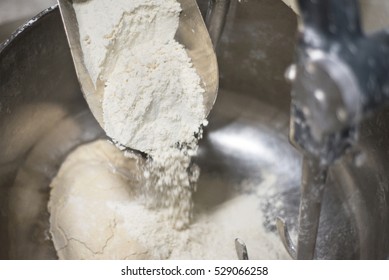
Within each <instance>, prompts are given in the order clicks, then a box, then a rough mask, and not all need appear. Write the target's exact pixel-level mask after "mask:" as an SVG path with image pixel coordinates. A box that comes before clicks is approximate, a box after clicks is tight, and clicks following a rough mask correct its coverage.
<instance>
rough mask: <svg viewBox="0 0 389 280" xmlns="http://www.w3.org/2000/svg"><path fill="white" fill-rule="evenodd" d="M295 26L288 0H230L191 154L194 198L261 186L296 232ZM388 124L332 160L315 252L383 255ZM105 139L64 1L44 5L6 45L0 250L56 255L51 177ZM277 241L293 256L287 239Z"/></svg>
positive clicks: (1, 92) (381, 117) (266, 219)
mask: <svg viewBox="0 0 389 280" xmlns="http://www.w3.org/2000/svg"><path fill="white" fill-rule="evenodd" d="M296 25H297V24H296V16H295V15H294V13H293V12H292V11H291V10H289V9H288V8H287V7H286V6H285V5H284V4H283V3H282V2H281V1H266V0H258V1H248V2H247V1H242V2H241V3H239V2H237V1H233V3H232V6H231V9H230V13H229V16H228V19H227V23H226V27H225V31H224V35H223V37H222V39H221V42H220V45H219V47H218V50H217V53H218V62H219V66H220V92H219V95H218V100H217V102H216V104H215V107H214V109H213V111H212V112H211V114H210V116H209V126H208V127H207V129H206V131H205V133H204V138H203V139H202V140H201V142H200V149H199V154H198V156H197V157H196V158H195V159H194V161H195V162H196V163H197V164H198V165H199V166H200V168H201V176H200V179H199V185H198V191H197V192H196V193H195V196H194V199H195V203H196V204H201V205H203V206H205V207H208V208H210V209H212V208H214V207H217V205H220V204H221V203H223V202H224V201H228V200H229V199H231V198H232V197H234V196H236V195H237V194H240V193H246V192H257V193H260V194H262V196H261V197H260V198H259V199H258V207H259V208H260V209H261V212H262V214H263V217H262V218H263V224H264V227H265V229H266V233H267V234H268V235H269V236H277V232H276V227H275V218H276V216H281V217H283V218H285V219H286V221H287V223H288V225H289V226H290V228H291V230H292V234H293V231H295V229H296V225H297V215H298V206H299V185H300V176H301V171H300V169H301V156H300V154H299V152H298V151H296V150H295V149H294V148H293V147H292V146H291V145H290V144H289V142H288V129H289V104H290V95H289V91H290V87H289V85H288V84H287V83H286V82H285V81H284V78H283V75H284V71H285V69H286V68H287V66H288V65H289V64H290V63H291V62H292V58H293V49H294V42H295V33H296ZM388 124H389V111H388V110H383V111H381V112H377V114H375V115H374V116H373V117H372V118H370V119H368V120H366V121H365V122H364V123H363V124H362V125H361V130H360V137H359V139H360V140H359V142H358V145H357V147H356V148H355V149H354V150H353V151H350V152H349V153H348V154H347V155H346V156H344V157H343V159H342V160H341V161H339V162H338V163H337V164H336V165H335V166H333V167H332V168H331V170H330V177H329V180H328V182H327V185H328V186H327V188H326V192H325V198H324V204H323V210H322V214H321V219H320V228H319V235H318V244H317V248H316V258H319V259H382V258H387V257H388V252H389V239H388V238H387V236H388V234H389V217H388V215H389V209H388V206H389V203H388V195H389V175H388V172H386V170H388V168H389V125H388ZM100 138H105V135H104V133H103V131H102V129H101V128H100V127H99V125H98V124H97V122H96V121H95V120H94V118H93V116H92V115H91V113H90V112H89V110H88V107H87V105H86V103H85V101H84V99H83V96H82V94H81V92H80V88H79V84H78V82H77V78H76V75H75V71H74V67H73V64H72V59H71V56H70V52H69V47H68V45H67V41H66V37H65V33H64V29H63V26H62V22H61V17H60V14H59V10H58V8H57V7H53V8H50V9H48V10H45V11H44V12H42V13H41V14H39V15H38V16H37V17H35V18H34V19H32V20H31V21H29V22H28V23H27V24H26V25H24V26H23V27H21V28H20V29H19V30H18V31H17V32H16V33H15V34H14V35H12V37H11V38H10V39H9V40H7V41H6V42H5V43H4V44H3V45H2V46H0V258H2V259H56V258H57V257H56V253H55V250H54V247H53V244H52V241H51V238H50V234H49V230H48V229H49V224H48V217H49V213H48V211H47V201H48V198H49V184H50V181H51V179H52V178H53V177H54V176H55V175H56V173H57V171H58V169H59V167H60V165H61V163H62V162H63V160H64V158H65V157H66V156H67V155H68V154H69V153H70V152H71V151H73V150H74V149H75V148H76V147H78V146H79V145H81V144H83V143H87V142H90V141H93V140H95V139H100ZM253 214H254V213H253ZM231 223H234V221H233V220H231ZM237 237H238V236H237ZM257 242H258V243H261V240H258V241H257ZM248 249H249V252H250V247H249V248H248ZM274 250H276V251H277V252H276V254H275V255H276V256H277V257H278V258H287V254H286V252H285V251H284V248H283V247H282V244H281V241H280V245H279V246H278V247H275V248H274Z"/></svg>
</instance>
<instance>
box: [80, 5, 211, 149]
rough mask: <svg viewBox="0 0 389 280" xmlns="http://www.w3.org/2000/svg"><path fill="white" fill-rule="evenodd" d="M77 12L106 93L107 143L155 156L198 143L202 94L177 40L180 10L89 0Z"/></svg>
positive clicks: (96, 78)
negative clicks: (176, 147)
mask: <svg viewBox="0 0 389 280" xmlns="http://www.w3.org/2000/svg"><path fill="white" fill-rule="evenodd" d="M74 8H75V11H76V15H77V20H78V23H79V28H80V38H81V46H82V50H83V53H84V61H85V64H86V67H87V69H88V71H89V73H90V76H91V78H92V81H93V82H94V84H95V87H96V90H97V91H102V92H103V100H102V106H103V113H104V126H105V127H104V129H105V131H106V132H107V134H108V136H110V137H111V138H113V139H114V140H116V141H117V142H119V143H120V144H122V145H124V146H127V147H130V148H132V149H136V150H139V151H142V152H145V153H147V154H150V155H152V156H153V155H155V154H156V153H160V150H161V149H166V147H172V146H174V145H175V144H176V143H192V142H193V141H196V139H195V134H196V133H197V132H199V128H200V126H201V124H202V123H203V122H204V120H205V117H206V116H205V109H204V105H203V103H204V101H203V94H204V89H203V88H202V87H201V86H200V83H201V80H200V77H199V76H198V74H197V73H196V71H195V69H194V68H193V66H192V63H191V59H190V58H189V57H188V54H187V53H186V51H185V48H184V46H182V45H181V44H179V43H178V42H177V41H175V39H174V36H175V33H176V31H177V28H178V24H179V14H180V12H181V8H180V5H179V3H177V1H175V0H141V1H140V0H131V1H128V0H115V1H112V0H98V1H97V0H91V1H86V2H75V4H74ZM107 11H109V13H108V12H107Z"/></svg>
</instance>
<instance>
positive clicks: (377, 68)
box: [277, 0, 389, 259]
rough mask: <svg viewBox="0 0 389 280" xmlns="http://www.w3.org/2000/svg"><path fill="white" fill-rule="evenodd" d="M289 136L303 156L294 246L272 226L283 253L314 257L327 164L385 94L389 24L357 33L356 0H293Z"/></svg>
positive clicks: (388, 90) (388, 88)
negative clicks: (295, 29)
mask: <svg viewBox="0 0 389 280" xmlns="http://www.w3.org/2000/svg"><path fill="white" fill-rule="evenodd" d="M298 4H299V8H300V15H301V18H300V23H299V37H298V45H297V51H296V64H295V65H293V66H291V67H290V68H289V69H288V71H287V73H286V76H287V78H288V79H289V80H290V81H292V82H293V87H292V110H291V130H290V139H291V142H292V143H293V144H294V145H295V146H296V147H297V148H299V149H300V150H301V151H302V152H303V154H304V163H303V178H302V185H301V199H300V212H299V225H298V238H297V246H295V245H294V244H293V242H292V240H291V238H290V236H289V232H288V228H287V226H286V224H285V222H284V221H283V220H282V219H280V218H278V220H277V228H278V231H279V233H280V235H281V240H282V241H283V243H284V246H285V247H286V249H287V251H288V252H289V254H290V256H291V257H292V258H294V259H296V258H297V259H313V258H314V257H315V247H316V239H317V232H318V227H319V220H320V211H321V202H322V197H323V193H324V187H325V184H326V177H327V171H328V167H329V165H330V164H332V163H333V162H334V161H335V160H336V159H338V158H340V157H341V156H342V155H343V154H344V152H345V151H346V150H347V149H348V148H349V147H351V146H352V145H353V144H354V143H355V141H356V139H357V130H358V126H359V123H360V122H361V121H362V120H363V119H364V118H366V117H367V116H368V115H370V114H372V113H373V112H374V111H375V110H377V109H378V108H379V107H381V106H382V105H383V104H385V103H387V102H388V100H389V29H388V30H386V31H382V32H379V33H376V34H373V35H371V36H366V35H364V34H363V32H362V28H361V23H360V14H359V7H358V2H357V1H356V0H316V1H312V0H299V1H298Z"/></svg>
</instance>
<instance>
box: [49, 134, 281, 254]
mask: <svg viewBox="0 0 389 280" xmlns="http://www.w3.org/2000/svg"><path fill="white" fill-rule="evenodd" d="M140 161H142V158H140V157H138V156H136V155H135V154H132V155H131V156H129V155H128V156H127V157H124V156H123V153H122V152H121V151H120V150H118V149H116V147H115V146H114V145H112V144H110V143H109V142H107V141H104V140H100V141H96V142H93V143H90V144H87V145H84V146H81V147H79V148H77V149H76V150H75V151H74V152H73V153H71V154H70V155H69V156H68V158H67V159H66V161H65V162H64V163H63V164H62V166H61V168H60V171H59V172H58V175H57V176H56V178H55V179H54V180H53V182H52V183H51V187H52V191H51V198H50V203H49V211H50V230H51V234H52V237H53V241H54V245H55V248H56V250H57V253H58V257H59V258H60V259H236V258H237V255H236V251H235V245H234V240H235V238H236V237H239V238H241V239H242V240H244V242H245V243H246V245H247V247H248V251H249V257H250V258H251V259H279V258H288V257H287V255H286V252H285V250H284V248H283V246H282V243H281V242H280V241H279V238H278V236H276V235H275V234H274V233H271V232H267V231H266V229H265V227H264V225H263V223H264V216H263V214H262V212H261V209H260V198H259V197H258V196H257V194H256V193H255V192H254V193H251V194H242V195H238V196H236V197H234V198H231V199H229V200H227V201H225V202H223V203H219V204H218V206H216V207H214V208H211V209H209V208H207V207H202V206H201V205H197V207H195V209H194V210H195V211H194V212H193V215H194V217H193V221H192V223H191V224H190V226H189V227H187V228H186V229H183V230H180V231H177V230H175V229H173V228H172V227H171V226H170V223H171V214H170V213H169V210H168V208H164V207H162V208H159V209H158V211H155V210H153V209H149V208H148V207H145V206H144V204H143V203H142V201H141V197H142V196H143V191H144V190H143V187H144V185H143V184H144V182H143V179H142V171H141V169H140V166H141V164H140ZM269 183H270V181H269ZM245 184H246V183H244V185H245ZM243 187H244V186H243ZM268 187H269V189H270V188H271V187H272V186H271V185H269V186H268ZM262 196H263V194H262Z"/></svg>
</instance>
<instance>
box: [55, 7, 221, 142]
mask: <svg viewBox="0 0 389 280" xmlns="http://www.w3.org/2000/svg"><path fill="white" fill-rule="evenodd" d="M178 2H179V3H180V4H181V8H182V12H181V14H180V23H179V26H178V30H177V33H176V40H177V41H178V42H179V43H181V44H183V45H184V46H185V47H186V49H187V52H188V55H189V57H190V58H191V59H192V62H193V66H194V67H195V68H196V70H197V73H198V74H199V76H200V78H201V81H202V86H203V88H204V89H205V93H204V106H205V108H206V114H207V115H208V114H209V112H210V110H211V109H212V107H213V104H214V103H215V100H216V96H217V91H218V87H219V71H218V66H217V61H216V55H215V53H214V51H213V46H212V42H211V39H210V37H209V34H208V30H207V28H206V26H205V24H204V21H203V18H202V16H201V13H200V10H199V7H198V6H197V3H196V0H179V1H178ZM58 3H59V7H60V11H61V16H62V20H63V23H64V26H65V30H66V34H67V38H68V42H69V45H70V51H71V53H72V57H73V62H74V65H75V69H76V73H77V76H78V80H79V82H80V85H81V90H82V92H83V93H84V97H85V99H86V101H87V103H88V105H89V108H90V109H91V111H92V113H93V115H94V116H95V117H96V119H97V121H98V123H99V124H100V125H101V127H104V121H103V109H102V104H101V101H102V100H103V89H104V86H103V85H102V83H103V81H101V80H98V81H97V84H96V88H95V86H94V84H93V82H92V79H91V77H90V76H89V72H88V70H87V68H86V66H85V64H84V59H83V53H82V49H81V43H80V35H79V27H78V23H77V17H76V14H75V11H74V9H73V5H72V3H73V1H72V0H58ZM129 148H131V147H129Z"/></svg>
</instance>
